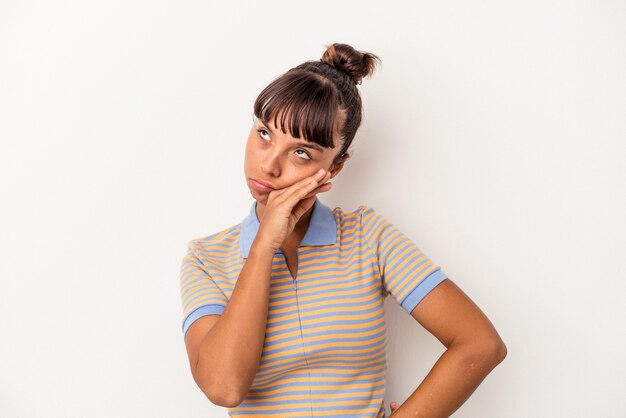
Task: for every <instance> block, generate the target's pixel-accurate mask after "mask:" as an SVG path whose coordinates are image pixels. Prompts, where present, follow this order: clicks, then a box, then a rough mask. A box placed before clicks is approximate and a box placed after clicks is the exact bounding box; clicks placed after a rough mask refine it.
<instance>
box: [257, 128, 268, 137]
mask: <svg viewBox="0 0 626 418" xmlns="http://www.w3.org/2000/svg"><path fill="white" fill-rule="evenodd" d="M256 131H257V132H258V133H259V136H260V137H261V138H263V132H265V133H266V134H267V135H268V136H269V133H268V132H267V131H266V130H265V129H257V130H256Z"/></svg>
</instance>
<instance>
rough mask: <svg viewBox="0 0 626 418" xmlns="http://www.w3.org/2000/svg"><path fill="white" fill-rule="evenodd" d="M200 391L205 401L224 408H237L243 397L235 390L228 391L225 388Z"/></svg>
mask: <svg viewBox="0 0 626 418" xmlns="http://www.w3.org/2000/svg"><path fill="white" fill-rule="evenodd" d="M201 389H202V392H203V393H204V395H205V396H206V397H207V399H208V400H209V401H211V403H213V404H215V405H217V406H221V407H224V408H234V407H236V406H239V405H240V404H241V403H242V402H243V399H244V396H241V395H240V394H239V392H237V391H235V390H229V389H227V388H221V389H219V390H216V389H205V388H201Z"/></svg>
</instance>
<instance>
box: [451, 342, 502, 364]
mask: <svg viewBox="0 0 626 418" xmlns="http://www.w3.org/2000/svg"><path fill="white" fill-rule="evenodd" d="M457 349H459V350H461V351H462V352H463V353H464V355H463V357H464V359H465V362H467V363H469V364H482V365H483V366H484V367H486V368H488V369H490V370H491V369H493V368H495V367H496V366H497V365H498V364H500V363H502V361H503V360H504V359H505V358H506V356H507V353H508V349H507V347H506V345H505V344H504V342H503V341H502V340H501V339H500V338H499V337H497V336H496V337H495V338H483V339H480V342H478V341H474V342H473V343H467V344H459V345H458V346H457Z"/></svg>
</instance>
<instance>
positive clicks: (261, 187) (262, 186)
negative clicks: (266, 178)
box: [248, 178, 276, 193]
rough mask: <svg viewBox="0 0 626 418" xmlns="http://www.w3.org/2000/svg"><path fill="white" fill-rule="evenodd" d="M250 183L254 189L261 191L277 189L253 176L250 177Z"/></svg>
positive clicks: (267, 191)
mask: <svg viewBox="0 0 626 418" xmlns="http://www.w3.org/2000/svg"><path fill="white" fill-rule="evenodd" d="M248 185H249V186H250V187H252V188H253V189H255V190H258V191H259V192H263V193H269V192H271V191H273V190H276V189H274V188H273V187H272V186H270V185H268V184H266V183H262V182H261V181H259V180H255V179H253V178H250V179H248Z"/></svg>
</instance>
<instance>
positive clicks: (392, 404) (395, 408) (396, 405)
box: [389, 401, 400, 417]
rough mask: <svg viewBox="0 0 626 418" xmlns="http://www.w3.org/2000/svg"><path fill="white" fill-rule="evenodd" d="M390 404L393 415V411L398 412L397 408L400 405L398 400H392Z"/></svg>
mask: <svg viewBox="0 0 626 418" xmlns="http://www.w3.org/2000/svg"><path fill="white" fill-rule="evenodd" d="M390 406H391V414H390V415H389V416H390V417H391V416H392V415H393V413H394V412H396V410H397V409H398V408H400V407H399V406H398V402H396V401H391V404H390Z"/></svg>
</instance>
